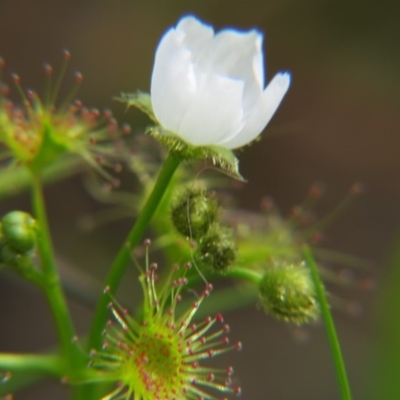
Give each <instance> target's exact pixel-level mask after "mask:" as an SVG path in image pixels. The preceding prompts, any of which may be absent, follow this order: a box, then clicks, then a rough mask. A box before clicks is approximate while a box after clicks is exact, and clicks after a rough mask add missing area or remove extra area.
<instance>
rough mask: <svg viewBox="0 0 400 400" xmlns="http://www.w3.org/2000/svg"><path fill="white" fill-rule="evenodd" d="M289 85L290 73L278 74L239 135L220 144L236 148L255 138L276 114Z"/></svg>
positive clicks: (255, 106)
mask: <svg viewBox="0 0 400 400" xmlns="http://www.w3.org/2000/svg"><path fill="white" fill-rule="evenodd" d="M289 85H290V74H289V73H287V72H286V73H278V74H276V75H275V76H274V78H273V79H272V80H271V82H270V83H269V85H268V86H267V88H266V89H265V90H264V92H263V93H262V95H261V97H260V99H259V100H258V102H257V103H256V104H255V105H254V108H253V111H252V112H251V114H250V115H249V117H248V119H247V121H246V122H245V125H244V127H243V129H242V130H241V131H240V132H239V133H238V134H237V135H235V136H233V137H231V138H229V139H227V140H224V141H221V142H220V143H218V144H219V145H223V146H224V147H227V148H228V149H236V148H238V147H241V146H244V145H245V144H247V143H250V142H251V141H252V140H254V139H255V138H256V137H257V136H258V135H259V134H260V133H261V131H262V130H263V129H264V128H265V126H266V125H267V124H268V122H269V121H270V119H271V118H272V116H273V115H274V113H275V111H276V109H277V108H278V106H279V104H280V102H281V101H282V99H283V96H284V95H285V93H286V92H287V90H288V89H289Z"/></svg>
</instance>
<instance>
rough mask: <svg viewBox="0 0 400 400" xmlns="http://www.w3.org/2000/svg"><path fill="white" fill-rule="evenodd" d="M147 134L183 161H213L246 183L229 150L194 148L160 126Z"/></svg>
mask: <svg viewBox="0 0 400 400" xmlns="http://www.w3.org/2000/svg"><path fill="white" fill-rule="evenodd" d="M146 133H147V134H149V135H151V136H152V137H153V138H155V139H156V140H158V141H159V142H160V143H162V144H163V145H164V146H165V147H166V148H167V149H168V150H169V151H170V152H174V153H175V154H177V155H178V157H180V158H181V159H183V160H187V161H190V160H211V161H212V163H213V164H214V165H216V166H218V167H219V168H221V169H223V170H224V171H226V172H228V173H229V174H231V175H233V176H234V177H235V178H236V179H239V180H241V181H244V178H243V177H242V176H241V175H240V173H239V161H238V159H237V158H236V156H235V154H234V153H233V152H232V151H231V150H229V149H226V148H224V147H220V146H214V145H210V146H194V145H191V144H189V143H187V142H185V141H184V140H183V139H181V138H180V137H179V136H177V135H176V134H174V133H172V132H169V131H166V130H164V129H163V128H162V127H160V126H153V127H150V128H148V129H147V131H146Z"/></svg>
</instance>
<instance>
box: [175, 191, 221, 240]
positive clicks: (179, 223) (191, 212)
mask: <svg viewBox="0 0 400 400" xmlns="http://www.w3.org/2000/svg"><path fill="white" fill-rule="evenodd" d="M216 218H217V202H216V200H215V199H214V198H213V197H211V196H210V195H209V194H207V192H206V191H205V190H202V189H195V188H187V189H186V190H184V191H183V192H182V193H180V194H179V195H178V196H177V198H176V199H175V200H174V201H173V203H172V205H171V220H172V223H173V225H174V227H175V229H176V230H177V231H178V232H179V233H180V234H181V235H183V236H185V237H190V238H192V239H195V240H198V239H200V238H201V237H202V236H204V235H205V234H206V233H207V231H208V229H209V228H210V225H211V224H212V223H214V222H215V220H216Z"/></svg>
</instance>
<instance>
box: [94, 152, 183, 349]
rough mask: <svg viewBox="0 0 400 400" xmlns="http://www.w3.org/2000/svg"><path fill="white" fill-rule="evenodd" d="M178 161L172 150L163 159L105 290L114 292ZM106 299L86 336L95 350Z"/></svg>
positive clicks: (99, 302) (105, 308)
mask: <svg viewBox="0 0 400 400" xmlns="http://www.w3.org/2000/svg"><path fill="white" fill-rule="evenodd" d="M180 161H181V159H180V158H179V157H178V156H177V155H175V154H174V153H173V152H171V153H170V154H169V156H168V158H167V159H166V160H165V162H164V165H163V167H162V169H161V171H160V174H159V176H158V179H157V181H156V183H155V186H154V188H153V191H152V192H151V194H150V196H149V198H148V199H147V202H146V203H145V205H144V207H143V210H142V211H141V213H140V214H139V216H138V218H137V220H136V222H135V224H134V225H133V227H132V230H131V231H130V232H129V235H128V237H127V238H126V240H125V241H124V244H123V246H122V247H121V249H120V251H119V252H118V254H117V256H116V258H115V260H114V262H113V264H112V266H111V268H110V271H109V273H108V275H107V277H106V280H105V284H104V286H105V287H107V288H108V290H109V293H112V294H114V293H115V292H116V290H117V288H118V285H119V282H120V280H121V278H122V276H123V274H124V272H125V269H126V266H127V265H128V262H129V260H130V257H131V252H132V250H133V249H134V248H135V247H136V246H137V245H138V243H139V241H140V240H141V239H142V237H143V234H144V231H145V230H146V228H147V226H148V224H149V222H150V220H151V218H152V217H153V214H154V213H155V211H156V209H157V207H158V205H159V203H160V202H161V199H162V197H163V195H164V193H165V191H166V189H167V188H168V185H169V183H170V181H171V178H172V177H173V175H174V172H175V171H176V169H177V167H178V165H179V164H180ZM109 301H110V297H109V296H108V295H107V294H103V295H102V296H101V297H100V299H99V301H98V303H97V307H96V311H95V315H94V319H93V323H92V328H91V331H90V336H89V346H90V348H95V349H96V348H99V347H100V345H101V335H100V332H101V331H102V330H103V328H104V325H105V323H106V320H107V315H108V309H107V304H108V302H109Z"/></svg>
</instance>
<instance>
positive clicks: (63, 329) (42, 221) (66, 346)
mask: <svg viewBox="0 0 400 400" xmlns="http://www.w3.org/2000/svg"><path fill="white" fill-rule="evenodd" d="M32 189H33V193H32V196H33V198H32V200H33V210H34V214H35V218H36V219H37V221H38V223H39V230H38V235H37V244H38V250H39V255H40V259H41V262H42V268H43V273H44V277H45V282H44V284H43V285H42V287H43V289H44V291H45V294H46V297H47V299H48V302H49V305H50V308H51V311H52V314H53V317H54V319H55V323H56V327H57V332H58V336H59V340H60V345H61V349H62V354H63V355H64V357H65V360H67V364H68V365H69V366H70V368H71V370H73V366H74V365H75V364H76V360H79V359H80V358H81V354H80V353H79V352H78V349H77V347H76V344H75V343H74V342H73V338H74V337H75V336H76V334H75V329H74V326H73V322H72V319H71V316H70V314H69V311H68V307H67V303H66V300H65V297H64V293H63V291H62V288H61V283H60V278H59V275H58V273H57V268H56V264H55V257H54V251H53V245H52V241H51V237H50V232H49V226H48V222H47V215H46V209H45V203H44V198H43V189H42V184H41V181H40V178H39V177H38V176H37V175H36V174H34V173H32Z"/></svg>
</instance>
